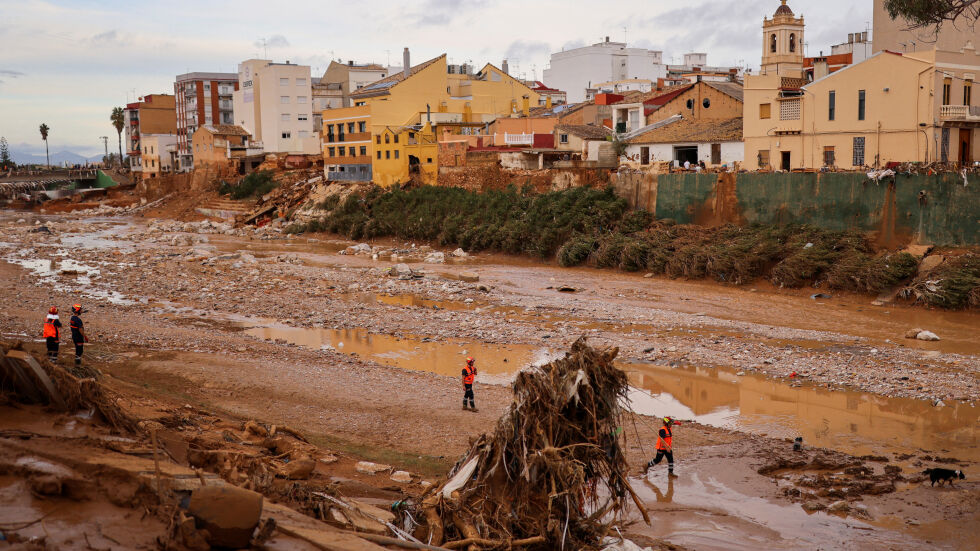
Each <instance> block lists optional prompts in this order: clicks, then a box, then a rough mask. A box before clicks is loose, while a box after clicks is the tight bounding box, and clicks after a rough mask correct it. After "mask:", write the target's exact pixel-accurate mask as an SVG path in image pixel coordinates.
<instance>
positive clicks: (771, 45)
mask: <svg viewBox="0 0 980 551" xmlns="http://www.w3.org/2000/svg"><path fill="white" fill-rule="evenodd" d="M769 51H770V52H772V53H776V35H775V34H773V35H772V36H770V37H769Z"/></svg>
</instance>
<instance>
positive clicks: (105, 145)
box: [99, 136, 109, 164]
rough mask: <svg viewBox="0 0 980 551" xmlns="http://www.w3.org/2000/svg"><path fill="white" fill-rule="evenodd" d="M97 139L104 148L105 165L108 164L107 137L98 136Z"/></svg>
mask: <svg viewBox="0 0 980 551" xmlns="http://www.w3.org/2000/svg"><path fill="white" fill-rule="evenodd" d="M99 139H100V140H102V145H103V146H104V147H105V164H109V136H99Z"/></svg>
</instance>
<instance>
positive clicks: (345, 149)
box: [340, 146, 347, 157]
mask: <svg viewBox="0 0 980 551" xmlns="http://www.w3.org/2000/svg"><path fill="white" fill-rule="evenodd" d="M346 155H347V148H346V147H344V146H340V156H341V157H344V156H346Z"/></svg>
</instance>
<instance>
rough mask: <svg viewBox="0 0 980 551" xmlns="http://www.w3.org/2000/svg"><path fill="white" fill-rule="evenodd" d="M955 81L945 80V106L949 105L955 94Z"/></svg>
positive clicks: (947, 78)
mask: <svg viewBox="0 0 980 551" xmlns="http://www.w3.org/2000/svg"><path fill="white" fill-rule="evenodd" d="M952 92H953V79H951V78H949V77H946V78H944V79H943V105H949V104H950V101H949V100H950V99H951V97H950V96H952V95H953V94H952Z"/></svg>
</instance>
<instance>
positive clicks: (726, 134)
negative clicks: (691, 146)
mask: <svg viewBox="0 0 980 551" xmlns="http://www.w3.org/2000/svg"><path fill="white" fill-rule="evenodd" d="M740 141H742V118H741V117H733V118H731V119H720V120H719V119H714V120H691V119H680V120H678V121H676V122H673V123H670V124H667V125H664V126H661V127H659V128H654V129H652V130H650V131H649V132H644V133H643V134H640V135H639V136H635V137H633V138H630V140H629V143H633V144H645V143H708V142H714V143H718V142H740Z"/></svg>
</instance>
